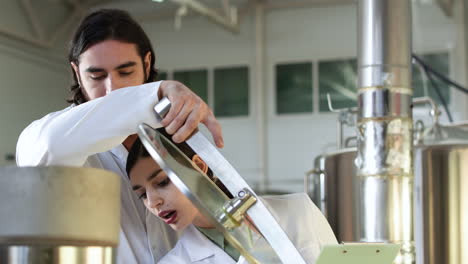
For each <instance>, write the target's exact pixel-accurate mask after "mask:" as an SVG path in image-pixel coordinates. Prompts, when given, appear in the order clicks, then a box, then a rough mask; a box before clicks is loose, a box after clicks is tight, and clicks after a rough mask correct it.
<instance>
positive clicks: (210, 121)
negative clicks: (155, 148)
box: [158, 81, 224, 148]
mask: <svg viewBox="0 0 468 264" xmlns="http://www.w3.org/2000/svg"><path fill="white" fill-rule="evenodd" d="M158 96H159V99H161V98H162V97H164V96H167V98H169V101H170V102H171V108H170V110H169V113H167V115H166V117H164V119H163V120H162V122H161V125H162V126H164V127H165V128H166V131H167V133H169V134H171V135H173V136H172V140H174V142H176V143H180V142H182V141H185V140H186V139H187V138H188V137H189V136H190V135H191V134H192V132H193V131H194V130H195V129H196V128H197V127H198V124H199V123H200V122H201V123H203V124H204V125H205V126H206V127H207V128H208V130H209V131H210V132H211V134H212V136H213V139H214V142H215V143H216V146H217V147H218V148H222V147H223V146H224V141H223V135H222V131H221V125H220V124H219V122H218V120H216V118H215V117H214V114H213V112H212V111H211V109H210V108H209V107H208V105H207V104H206V103H205V102H203V100H202V99H201V98H200V97H198V96H197V95H196V94H195V93H193V92H192V91H191V90H190V89H189V88H187V86H185V85H183V84H182V83H180V82H176V81H163V82H162V83H161V85H160V86H159V93H158Z"/></svg>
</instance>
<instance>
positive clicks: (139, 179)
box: [127, 130, 336, 264]
mask: <svg viewBox="0 0 468 264" xmlns="http://www.w3.org/2000/svg"><path fill="white" fill-rule="evenodd" d="M160 132H161V133H163V134H164V132H163V131H162V130H160ZM176 145H177V147H178V148H179V149H180V150H182V152H184V153H185V154H186V156H187V157H188V158H190V159H191V160H192V162H193V163H194V164H195V165H197V166H198V167H199V168H200V170H201V171H202V172H204V173H205V174H207V175H208V176H209V175H210V174H211V172H210V170H209V168H208V166H207V165H206V164H205V163H204V162H203V160H201V158H200V157H199V156H198V155H196V154H195V153H194V152H193V150H192V149H191V148H190V147H189V146H188V145H187V144H186V143H180V144H176ZM127 173H128V175H129V178H130V181H131V184H132V187H133V190H134V191H135V193H136V194H137V195H138V197H139V198H140V199H141V200H142V201H143V203H144V204H145V206H146V207H147V208H148V210H149V211H150V212H151V213H153V214H154V215H156V216H158V217H159V218H160V219H161V220H163V221H164V222H165V223H166V224H168V225H170V226H171V227H172V228H173V229H174V230H177V231H183V234H182V237H181V238H180V240H179V241H178V242H177V244H176V246H175V247H174V248H173V249H172V250H171V251H170V252H169V253H168V254H167V255H166V256H165V257H164V258H163V259H162V260H161V261H160V262H159V263H168V264H169V263H171V264H173V263H223V264H224V263H226V264H229V263H247V262H246V260H245V259H244V258H243V257H242V256H240V254H239V252H238V251H237V250H236V249H235V248H234V247H233V246H232V245H230V244H229V243H228V241H226V240H225V239H224V237H223V235H222V234H221V233H219V232H218V231H216V229H215V228H214V225H213V224H212V223H210V221H209V220H208V219H207V218H206V217H205V216H203V215H202V214H201V213H200V212H199V211H198V209H197V208H196V207H195V206H194V205H193V204H192V203H191V201H190V200H189V199H188V198H187V197H186V196H185V195H184V194H182V193H181V192H180V191H179V189H178V188H177V187H176V186H175V185H174V184H173V183H172V182H171V181H170V179H169V177H168V176H167V175H166V173H165V172H164V171H163V170H162V169H161V167H160V166H159V165H158V164H157V163H156V162H155V161H154V160H153V159H152V158H151V156H150V155H149V154H148V152H147V151H146V149H145V148H144V147H143V145H142V144H141V142H140V141H139V140H137V141H136V142H135V144H134V145H133V147H132V148H131V150H130V152H129V155H128V159H127ZM209 177H210V176H209ZM210 178H212V177H210ZM215 183H216V181H215ZM217 185H218V187H220V188H221V189H222V190H223V191H224V192H225V193H226V194H227V195H228V196H229V193H228V192H227V191H226V189H225V188H224V186H222V185H221V184H219V183H217ZM266 202H267V203H269V204H270V205H273V206H272V208H270V211H272V213H273V214H275V211H276V212H281V217H278V215H276V219H277V220H279V223H280V225H281V226H282V227H283V228H284V229H285V231H286V232H287V233H288V235H289V237H290V238H291V239H292V241H293V243H294V244H295V246H296V247H297V248H298V249H299V251H300V253H301V254H302V256H303V257H304V258H305V259H306V261H308V263H314V262H315V259H316V258H317V257H318V254H319V253H320V247H321V245H323V244H332V243H335V244H336V239H335V238H334V236H333V233H332V232H331V229H330V227H329V226H328V223H327V222H326V220H325V219H324V217H323V215H321V213H320V211H319V210H318V209H317V208H316V207H314V206H313V204H312V203H311V201H310V199H308V197H307V196H306V195H303V194H299V195H290V196H288V197H287V199H285V198H284V197H273V198H269V199H266ZM292 205H293V206H295V207H300V208H301V210H294V208H293V207H292ZM304 208H311V209H312V210H304ZM292 210H293V211H295V212H294V214H288V213H287V212H288V211H289V212H292ZM298 211H301V213H298ZM299 214H301V215H299ZM307 214H308V215H307ZM299 216H300V217H299ZM301 221H303V222H301ZM323 223H326V226H325V228H323ZM319 225H322V227H318V226H319ZM311 226H312V227H311ZM315 229H318V230H315ZM324 230H325V231H324ZM288 231H289V232H288ZM327 231H329V232H328V233H327ZM319 232H322V233H319ZM270 255H271V254H270ZM266 263H272V262H271V261H267V262H266Z"/></svg>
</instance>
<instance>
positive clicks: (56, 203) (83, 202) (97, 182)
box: [0, 167, 120, 264]
mask: <svg viewBox="0 0 468 264" xmlns="http://www.w3.org/2000/svg"><path fill="white" fill-rule="evenodd" d="M0 223H1V224H0V263H2V264H3V263H4V264H30V263H34V264H50V263H57V264H73V263H77V264H78V263H80V264H81V263H83V264H113V263H116V262H115V261H116V250H115V248H116V247H117V245H118V243H119V232H120V177H119V176H117V175H115V174H113V173H111V172H107V171H104V170H98V169H91V168H72V167H35V168H33V167H23V168H18V167H0Z"/></svg>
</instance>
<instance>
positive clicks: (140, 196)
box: [138, 192, 147, 200]
mask: <svg viewBox="0 0 468 264" xmlns="http://www.w3.org/2000/svg"><path fill="white" fill-rule="evenodd" d="M146 198H147V197H146V193H145V192H144V193H142V194H140V195H139V196H138V199H140V200H145V199H146Z"/></svg>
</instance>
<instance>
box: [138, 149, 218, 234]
mask: <svg viewBox="0 0 468 264" xmlns="http://www.w3.org/2000/svg"><path fill="white" fill-rule="evenodd" d="M129 176H130V181H131V184H132V187H133V190H134V191H135V193H136V194H137V195H138V197H139V198H140V199H142V200H143V202H144V204H145V206H146V208H148V210H149V211H150V212H151V213H153V214H154V215H156V216H158V217H159V218H161V219H162V220H163V221H164V222H166V223H167V224H169V225H170V226H171V227H172V228H173V229H174V230H183V229H184V228H186V227H187V226H188V225H190V224H194V225H195V226H199V227H210V226H211V225H210V224H209V222H207V221H206V219H205V218H204V217H203V216H202V215H201V214H200V212H199V211H198V210H197V208H196V207H195V206H194V205H193V204H192V202H190V200H189V199H188V198H187V197H186V196H185V195H183V194H182V193H181V192H180V191H179V189H177V187H176V186H175V185H174V184H173V183H172V182H171V180H170V179H169V177H168V176H167V174H166V173H165V172H164V171H163V170H162V169H161V168H160V167H159V165H158V164H157V163H156V162H155V161H154V160H153V159H152V158H151V157H145V158H141V159H139V160H138V161H137V162H136V164H135V166H134V167H133V168H132V170H131V171H130V175H129Z"/></svg>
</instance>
